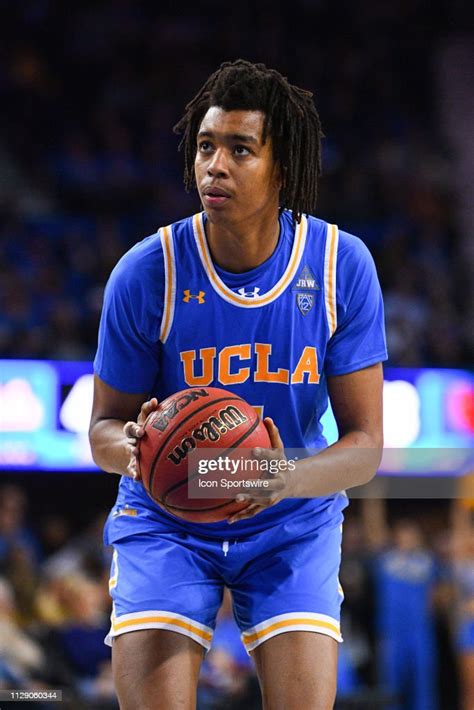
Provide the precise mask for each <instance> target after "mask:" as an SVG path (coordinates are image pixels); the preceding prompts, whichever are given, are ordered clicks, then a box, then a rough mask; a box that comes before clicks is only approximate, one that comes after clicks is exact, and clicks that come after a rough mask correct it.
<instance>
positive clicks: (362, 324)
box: [95, 211, 387, 541]
mask: <svg viewBox="0 0 474 710" xmlns="http://www.w3.org/2000/svg"><path fill="white" fill-rule="evenodd" d="M205 221H206V215H205V213H200V214H197V215H194V216H193V217H189V218H187V219H184V220H182V221H180V222H177V223H175V224H173V225H170V226H168V227H165V228H163V229H161V230H160V231H159V232H158V233H157V234H156V235H153V236H151V237H148V238H147V239H145V240H144V241H142V242H140V243H139V244H137V245H135V247H133V248H132V249H131V250H130V251H129V252H128V253H127V254H126V255H125V256H124V257H123V258H122V259H121V260H120V262H119V263H118V265H117V266H116V268H115V269H114V271H113V273H112V275H111V277H110V280H109V283H108V285H107V288H106V293H105V301H104V309H103V314H102V319H101V326H100V330H99V346H98V351H97V355H96V359H95V371H96V373H97V375H98V376H99V377H100V378H101V379H102V380H103V381H104V382H106V383H107V384H109V385H110V386H112V387H114V388H116V389H118V390H121V391H124V392H136V393H137V392H143V393H147V394H148V395H150V396H151V395H154V396H156V397H157V398H158V400H163V399H164V398H165V397H167V396H169V395H170V394H172V393H174V392H176V391H178V390H181V389H185V388H188V387H205V386H212V387H222V388H224V389H227V390H231V391H232V392H235V394H237V395H239V396H240V397H242V398H243V399H245V400H247V401H248V402H249V403H250V404H252V405H253V406H254V407H255V408H256V409H257V410H258V411H259V413H260V414H261V416H262V417H264V416H270V417H272V418H273V419H274V421H275V423H276V424H277V426H278V427H279V430H280V434H281V437H282V440H283V442H284V444H285V446H286V447H287V448H298V449H306V450H308V449H314V448H323V447H325V446H326V441H325V439H324V436H323V433H322V427H321V417H322V416H323V414H324V412H325V411H326V409H327V406H328V394H327V381H326V378H327V377H328V376H333V375H340V374H346V373H349V372H353V371H356V370H359V369H362V368H364V367H368V366H369V365H372V364H375V363H377V362H380V361H382V360H385V359H386V357H387V355H386V346H385V335H384V326H383V305H382V298H381V293H380V287H379V284H378V280H377V276H376V272H375V267H374V263H373V260H372V257H371V256H370V253H369V252H368V250H367V248H366V247H365V245H364V244H363V242H362V241H361V240H359V239H357V238H356V237H354V236H352V235H349V234H347V233H345V232H341V231H339V230H338V228H337V227H336V226H335V225H330V224H327V223H326V222H324V221H322V220H319V219H316V218H314V217H310V216H303V217H302V219H301V222H300V223H299V224H297V225H296V226H295V225H294V222H293V217H292V214H291V212H289V211H283V212H282V213H281V215H280V237H279V241H278V245H277V247H276V249H275V251H274V253H273V254H272V256H271V257H270V258H269V259H268V260H267V261H266V262H264V263H263V264H261V265H260V266H259V267H257V268H256V269H253V270H251V271H247V272H245V273H243V274H229V273H226V272H225V271H223V270H222V269H219V268H218V267H216V265H215V264H214V263H213V261H212V257H211V254H210V251H209V247H208V244H207V240H206V235H205ZM346 503H347V500H346V496H345V494H344V493H343V492H341V493H335V494H334V495H333V496H329V497H325V498H318V499H310V500H301V499H287V500H285V501H282V502H280V503H279V504H277V505H276V506H273V507H271V508H269V509H268V510H265V511H263V512H261V513H259V514H258V515H257V516H255V517H254V518H252V519H250V520H244V521H241V522H239V523H236V524H234V525H233V526H232V527H230V526H229V525H228V523H227V522H222V523H211V524H202V523H200V524H196V523H188V522H186V521H182V520H178V519H177V518H175V517H174V516H171V515H168V514H167V513H166V512H164V511H162V510H161V509H160V508H159V507H158V506H157V505H155V504H154V503H153V501H152V500H151V499H150V498H149V496H148V495H147V494H146V492H145V490H144V488H143V486H142V484H141V483H139V482H134V481H133V480H131V479H130V478H128V477H122V480H121V484H120V492H119V499H118V503H117V505H118V509H119V510H121V509H125V507H128V508H130V507H131V508H134V506H136V507H138V508H139V509H140V510H141V511H142V512H141V513H140V515H141V522H140V521H139V520H138V519H137V516H135V519H134V520H133V529H134V530H135V529H136V530H137V531H138V530H142V529H144V530H145V529H148V528H149V526H152V524H153V520H156V519H160V520H164V519H165V520H167V521H168V522H169V525H170V526H171V527H173V528H175V527H176V526H181V527H184V528H186V529H188V530H192V531H194V532H196V533H197V534H201V535H202V534H204V535H211V536H218V537H224V538H225V537H227V536H228V534H229V531H230V530H232V534H233V535H236V536H238V535H242V534H251V533H253V532H256V531H258V530H261V529H264V528H266V527H268V526H269V525H274V524H277V523H280V522H284V520H285V519H286V518H287V517H288V516H292V515H295V514H297V513H298V512H301V513H303V512H308V511H310V510H313V511H314V512H315V513H316V512H318V513H319V514H321V515H325V516H327V518H328V520H330V519H331V517H332V516H333V515H334V514H336V513H337V512H339V511H340V510H341V509H342V508H343V507H345V505H346ZM132 518H133V516H130V515H123V516H121V515H117V516H116V519H117V520H120V519H121V522H119V523H118V524H117V530H116V533H114V532H111V533H110V537H111V538H113V536H114V535H115V534H117V535H120V534H122V533H121V525H123V526H125V528H127V529H129V526H130V524H131V523H132ZM110 541H113V540H112V539H110Z"/></svg>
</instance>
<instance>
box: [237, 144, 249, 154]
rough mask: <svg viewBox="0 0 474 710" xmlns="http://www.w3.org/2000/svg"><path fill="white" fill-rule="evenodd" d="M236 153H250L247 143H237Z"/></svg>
mask: <svg viewBox="0 0 474 710" xmlns="http://www.w3.org/2000/svg"><path fill="white" fill-rule="evenodd" d="M234 153H236V154H237V155H250V151H249V149H248V148H247V147H246V146H245V145H236V146H235V148H234Z"/></svg>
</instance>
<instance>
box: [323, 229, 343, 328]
mask: <svg viewBox="0 0 474 710" xmlns="http://www.w3.org/2000/svg"><path fill="white" fill-rule="evenodd" d="M338 243H339V230H338V228H337V226H336V225H335V224H328V226H327V234H326V249H325V252H324V303H325V307H326V317H327V322H328V328H329V337H330V338H331V337H332V336H333V335H334V333H335V331H336V328H337V308H336V276H337V274H336V271H337V269H336V266H337V247H338Z"/></svg>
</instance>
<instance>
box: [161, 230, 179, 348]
mask: <svg viewBox="0 0 474 710" xmlns="http://www.w3.org/2000/svg"><path fill="white" fill-rule="evenodd" d="M160 239H161V245H162V247H163V258H164V264H165V302H164V308H163V317H162V319H161V329H160V340H161V342H162V343H165V342H166V340H167V338H168V335H169V333H170V330H171V326H172V323H173V317H174V305H175V300H176V261H175V256H174V245H173V235H172V229H171V226H168V227H163V229H160Z"/></svg>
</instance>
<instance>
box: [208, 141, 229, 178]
mask: <svg viewBox="0 0 474 710" xmlns="http://www.w3.org/2000/svg"><path fill="white" fill-rule="evenodd" d="M207 173H208V175H209V176H210V177H226V176H227V175H228V174H229V171H228V165H227V158H226V155H225V151H224V150H223V149H222V148H218V149H217V150H216V151H215V153H214V154H213V156H212V158H211V160H210V161H209V163H208V166H207Z"/></svg>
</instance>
